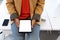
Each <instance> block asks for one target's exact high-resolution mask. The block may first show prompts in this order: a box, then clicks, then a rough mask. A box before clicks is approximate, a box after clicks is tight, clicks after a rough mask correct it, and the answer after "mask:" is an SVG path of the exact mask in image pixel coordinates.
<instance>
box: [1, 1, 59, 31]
mask: <svg viewBox="0 0 60 40" xmlns="http://www.w3.org/2000/svg"><path fill="white" fill-rule="evenodd" d="M50 2H53V1H50ZM5 3H6V0H3V2H2V4H1V5H0V29H7V30H8V29H11V27H10V23H9V26H7V27H2V23H3V20H4V19H9V18H10V16H9V14H8V11H7V8H6V5H5ZM49 4H50V3H49ZM49 4H47V3H46V6H45V7H46V8H45V10H46V9H48V11H47V13H46V11H44V12H43V14H42V18H44V19H46V21H45V22H43V21H41V26H40V30H60V25H59V24H60V18H59V17H60V15H59V13H60V11H59V10H60V9H59V8H60V7H59V8H56V7H54V8H53V9H54V10H55V11H53V9H52V8H50V7H49ZM51 5H52V4H51ZM51 5H50V6H51ZM56 10H58V11H56ZM47 14H48V15H47ZM48 16H49V17H48Z"/></svg>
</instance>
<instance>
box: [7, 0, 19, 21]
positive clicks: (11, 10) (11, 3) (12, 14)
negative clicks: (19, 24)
mask: <svg viewBox="0 0 60 40" xmlns="http://www.w3.org/2000/svg"><path fill="white" fill-rule="evenodd" d="M6 1H7V2H6V6H7V9H8V11H9V14H10V19H11V20H13V19H15V18H17V17H18V15H17V12H16V9H15V5H14V0H6Z"/></svg>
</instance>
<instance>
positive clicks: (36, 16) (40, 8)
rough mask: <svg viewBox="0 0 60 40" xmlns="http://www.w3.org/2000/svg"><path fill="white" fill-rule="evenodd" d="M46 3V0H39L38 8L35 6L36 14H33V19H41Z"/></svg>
mask: <svg viewBox="0 0 60 40" xmlns="http://www.w3.org/2000/svg"><path fill="white" fill-rule="evenodd" d="M44 3H45V0H38V1H37V5H36V8H35V14H34V16H33V19H35V20H37V21H39V20H40V16H41V14H42V12H43V7H44Z"/></svg>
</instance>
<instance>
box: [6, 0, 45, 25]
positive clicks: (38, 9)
mask: <svg viewBox="0 0 60 40" xmlns="http://www.w3.org/2000/svg"><path fill="white" fill-rule="evenodd" d="M29 2H30V14H31V18H32V17H33V15H34V10H35V14H39V15H41V14H42V11H43V7H44V2H45V0H29ZM21 3H22V0H7V3H6V5H7V8H8V11H9V14H10V15H12V14H13V13H16V12H17V13H18V16H20V14H21V12H20V11H21ZM36 4H38V6H36ZM36 23H38V24H40V22H36Z"/></svg>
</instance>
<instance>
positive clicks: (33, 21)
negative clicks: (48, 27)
mask: <svg viewBox="0 0 60 40" xmlns="http://www.w3.org/2000/svg"><path fill="white" fill-rule="evenodd" d="M34 24H35V20H32V28H33V27H34Z"/></svg>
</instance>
